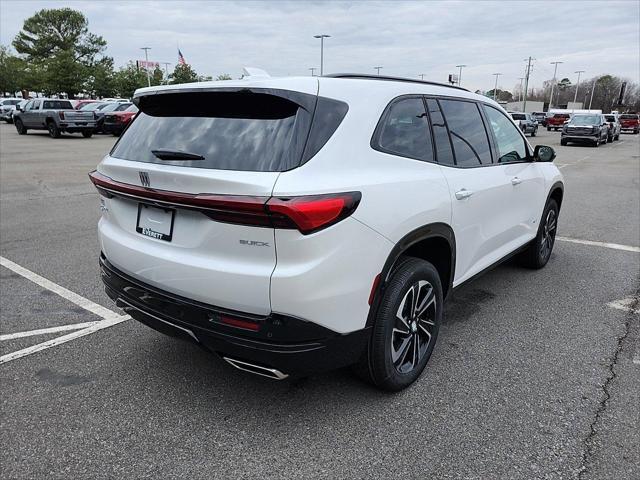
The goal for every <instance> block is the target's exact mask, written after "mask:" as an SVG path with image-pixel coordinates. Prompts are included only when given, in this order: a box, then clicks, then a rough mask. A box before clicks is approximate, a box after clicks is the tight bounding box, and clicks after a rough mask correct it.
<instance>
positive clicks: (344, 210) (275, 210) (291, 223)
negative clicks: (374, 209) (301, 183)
mask: <svg viewBox="0 0 640 480" xmlns="http://www.w3.org/2000/svg"><path fill="white" fill-rule="evenodd" d="M360 198H362V195H361V194H360V192H345V193H332V194H328V195H311V196H303V197H290V198H277V197H271V198H270V199H269V200H268V201H267V210H268V212H269V213H270V214H271V218H272V222H273V225H274V227H276V228H297V229H298V230H300V232H302V233H305V234H307V233H312V232H315V231H318V230H320V229H322V228H326V227H328V226H330V225H333V224H334V223H337V222H339V221H340V220H342V219H344V218H346V217H348V216H349V215H351V214H352V213H353V212H354V210H355V209H356V208H357V207H358V203H360Z"/></svg>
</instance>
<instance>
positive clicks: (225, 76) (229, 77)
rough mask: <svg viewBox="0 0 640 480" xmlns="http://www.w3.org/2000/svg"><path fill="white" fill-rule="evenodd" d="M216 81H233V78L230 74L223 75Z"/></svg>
mask: <svg viewBox="0 0 640 480" xmlns="http://www.w3.org/2000/svg"><path fill="white" fill-rule="evenodd" d="M216 80H233V79H232V78H231V75H229V74H228V73H223V74H222V75H218V76H217V77H216Z"/></svg>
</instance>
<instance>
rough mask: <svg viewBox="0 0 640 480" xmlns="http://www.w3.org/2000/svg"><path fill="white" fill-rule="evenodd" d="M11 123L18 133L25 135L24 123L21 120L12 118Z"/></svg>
mask: <svg viewBox="0 0 640 480" xmlns="http://www.w3.org/2000/svg"><path fill="white" fill-rule="evenodd" d="M13 124H14V125H15V126H16V131H17V132H18V135H26V134H27V129H26V127H25V126H24V124H23V123H22V120H20V119H19V118H16V119H15V120H14V122H13Z"/></svg>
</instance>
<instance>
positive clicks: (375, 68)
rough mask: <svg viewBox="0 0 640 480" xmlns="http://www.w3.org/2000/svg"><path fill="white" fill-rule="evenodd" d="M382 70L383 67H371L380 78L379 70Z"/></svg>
mask: <svg viewBox="0 0 640 480" xmlns="http://www.w3.org/2000/svg"><path fill="white" fill-rule="evenodd" d="M381 68H384V67H373V69H374V70H376V71H377V72H378V74H377V75H378V76H380V69H381Z"/></svg>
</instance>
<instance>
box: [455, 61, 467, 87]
mask: <svg viewBox="0 0 640 480" xmlns="http://www.w3.org/2000/svg"><path fill="white" fill-rule="evenodd" d="M466 66H467V65H456V68H459V69H460V70H458V86H459V87H461V86H462V68H463V67H466Z"/></svg>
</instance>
